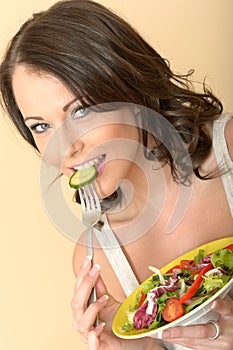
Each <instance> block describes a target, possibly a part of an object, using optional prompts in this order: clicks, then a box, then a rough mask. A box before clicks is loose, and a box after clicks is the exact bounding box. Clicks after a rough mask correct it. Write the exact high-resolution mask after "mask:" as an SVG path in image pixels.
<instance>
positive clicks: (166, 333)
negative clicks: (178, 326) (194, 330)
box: [157, 330, 171, 339]
mask: <svg viewBox="0 0 233 350" xmlns="http://www.w3.org/2000/svg"><path fill="white" fill-rule="evenodd" d="M157 338H158V339H164V338H171V332H170V331H169V330H166V331H160V332H158V333H157Z"/></svg>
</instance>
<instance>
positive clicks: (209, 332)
mask: <svg viewBox="0 0 233 350" xmlns="http://www.w3.org/2000/svg"><path fill="white" fill-rule="evenodd" d="M215 334H216V329H215V327H214V325H213V324H211V323H207V324H199V325H192V326H183V327H182V326H178V327H174V328H169V329H166V330H164V331H162V332H158V333H156V334H155V336H156V337H157V338H158V339H172V338H174V339H178V338H179V339H180V338H186V339H187V338H189V339H206V338H208V339H209V338H211V337H214V336H215Z"/></svg>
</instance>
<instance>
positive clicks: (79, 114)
mask: <svg viewBox="0 0 233 350" xmlns="http://www.w3.org/2000/svg"><path fill="white" fill-rule="evenodd" d="M89 112H90V110H89V109H88V108H84V107H81V106H79V107H77V108H75V109H74V110H73V111H72V113H71V114H72V119H74V120H75V119H82V118H83V117H85V116H86V115H88V114H89Z"/></svg>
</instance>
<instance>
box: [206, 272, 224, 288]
mask: <svg viewBox="0 0 233 350" xmlns="http://www.w3.org/2000/svg"><path fill="white" fill-rule="evenodd" d="M203 286H204V288H205V289H206V290H207V292H211V291H212V290H214V289H216V288H217V289H220V288H222V287H223V286H224V282H223V280H222V278H221V277H220V276H218V275H209V276H208V277H206V276H203Z"/></svg>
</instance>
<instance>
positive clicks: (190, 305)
mask: <svg viewBox="0 0 233 350" xmlns="http://www.w3.org/2000/svg"><path fill="white" fill-rule="evenodd" d="M210 297H212V295H211V294H209V295H205V296H204V297H201V298H199V299H196V300H195V301H193V302H192V303H191V304H189V305H188V306H186V307H185V314H187V313H188V312H190V311H191V310H193V309H194V308H195V307H197V306H199V305H201V304H202V303H204V301H206V300H208V299H209V298H210Z"/></svg>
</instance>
